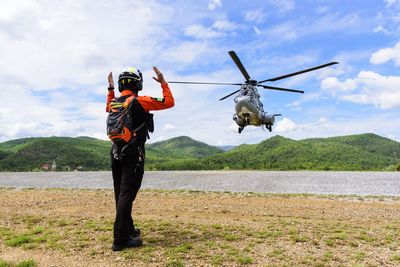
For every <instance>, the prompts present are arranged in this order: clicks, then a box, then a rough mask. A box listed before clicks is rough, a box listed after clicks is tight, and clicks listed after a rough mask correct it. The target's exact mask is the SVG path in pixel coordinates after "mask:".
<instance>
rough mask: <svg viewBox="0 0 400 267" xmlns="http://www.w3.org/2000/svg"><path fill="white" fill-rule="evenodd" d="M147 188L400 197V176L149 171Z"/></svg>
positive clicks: (97, 178) (42, 179)
mask: <svg viewBox="0 0 400 267" xmlns="http://www.w3.org/2000/svg"><path fill="white" fill-rule="evenodd" d="M0 187H15V188H82V189H83V188H89V189H112V178H111V173H110V172H0ZM142 188H144V189H168V190H170V189H184V190H201V191H229V192H258V193H309V194H335V195H350V194H356V195H385V196H400V173H399V172H397V173H396V172H320V171H148V172H146V173H145V175H144V178H143V183H142Z"/></svg>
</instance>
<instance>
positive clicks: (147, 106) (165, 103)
mask: <svg viewBox="0 0 400 267" xmlns="http://www.w3.org/2000/svg"><path fill="white" fill-rule="evenodd" d="M161 88H162V91H163V98H155V97H150V96H137V95H136V94H134V93H133V92H132V91H130V90H124V91H122V92H121V96H128V95H133V96H135V97H136V100H137V101H138V102H139V104H140V105H141V106H142V107H143V109H144V110H145V111H146V112H149V111H150V110H161V109H167V108H171V107H173V106H174V105H175V101H174V97H173V96H172V93H171V90H170V89H169V86H168V83H163V84H161ZM114 98H115V93H114V90H108V94H107V106H106V111H107V112H110V109H111V107H110V104H111V100H113V99H114Z"/></svg>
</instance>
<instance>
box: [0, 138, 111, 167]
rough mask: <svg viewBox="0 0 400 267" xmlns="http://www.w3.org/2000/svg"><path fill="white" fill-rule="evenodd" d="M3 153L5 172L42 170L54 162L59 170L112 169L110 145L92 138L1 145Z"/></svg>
mask: <svg viewBox="0 0 400 267" xmlns="http://www.w3.org/2000/svg"><path fill="white" fill-rule="evenodd" d="M0 151H3V153H6V157H4V158H3V159H1V160H0V170H2V171H31V170H38V169H40V168H41V166H42V165H43V164H52V163H53V161H55V162H56V164H57V166H58V168H57V169H58V170H61V169H66V168H69V169H72V170H73V169H76V168H79V169H83V170H107V169H109V165H110V164H109V160H108V157H107V155H108V154H109V151H110V143H109V142H106V141H101V140H97V139H94V138H88V137H78V138H70V137H39V138H24V139H18V140H12V141H9V142H5V143H1V144H0ZM0 154H1V153H0Z"/></svg>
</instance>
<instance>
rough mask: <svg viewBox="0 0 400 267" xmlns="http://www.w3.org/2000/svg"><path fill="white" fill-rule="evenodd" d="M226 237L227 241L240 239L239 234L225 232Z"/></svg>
mask: <svg viewBox="0 0 400 267" xmlns="http://www.w3.org/2000/svg"><path fill="white" fill-rule="evenodd" d="M224 239H225V240H226V241H235V240H238V239H239V236H237V235H235V234H233V233H225V234H224Z"/></svg>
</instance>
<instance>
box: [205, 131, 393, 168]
mask: <svg viewBox="0 0 400 267" xmlns="http://www.w3.org/2000/svg"><path fill="white" fill-rule="evenodd" d="M396 151H397V154H398V155H399V154H400V143H397V142H395V141H392V140H389V139H387V138H383V137H380V136H377V135H373V134H364V135H354V136H343V137H333V138H320V139H305V140H300V141H294V140H291V139H288V138H284V137H281V136H274V137H272V138H269V139H267V140H265V141H263V142H261V143H259V144H257V145H242V146H239V147H237V148H235V149H232V150H231V151H229V152H226V153H224V154H222V155H217V156H213V157H209V158H207V159H205V164H206V165H207V166H209V168H211V169H218V168H221V166H223V168H231V169H269V170H303V169H307V170H383V169H385V168H387V167H388V166H393V165H394V164H396V157H395V155H394V153H395V152H396ZM392 168H393V169H394V167H392Z"/></svg>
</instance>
